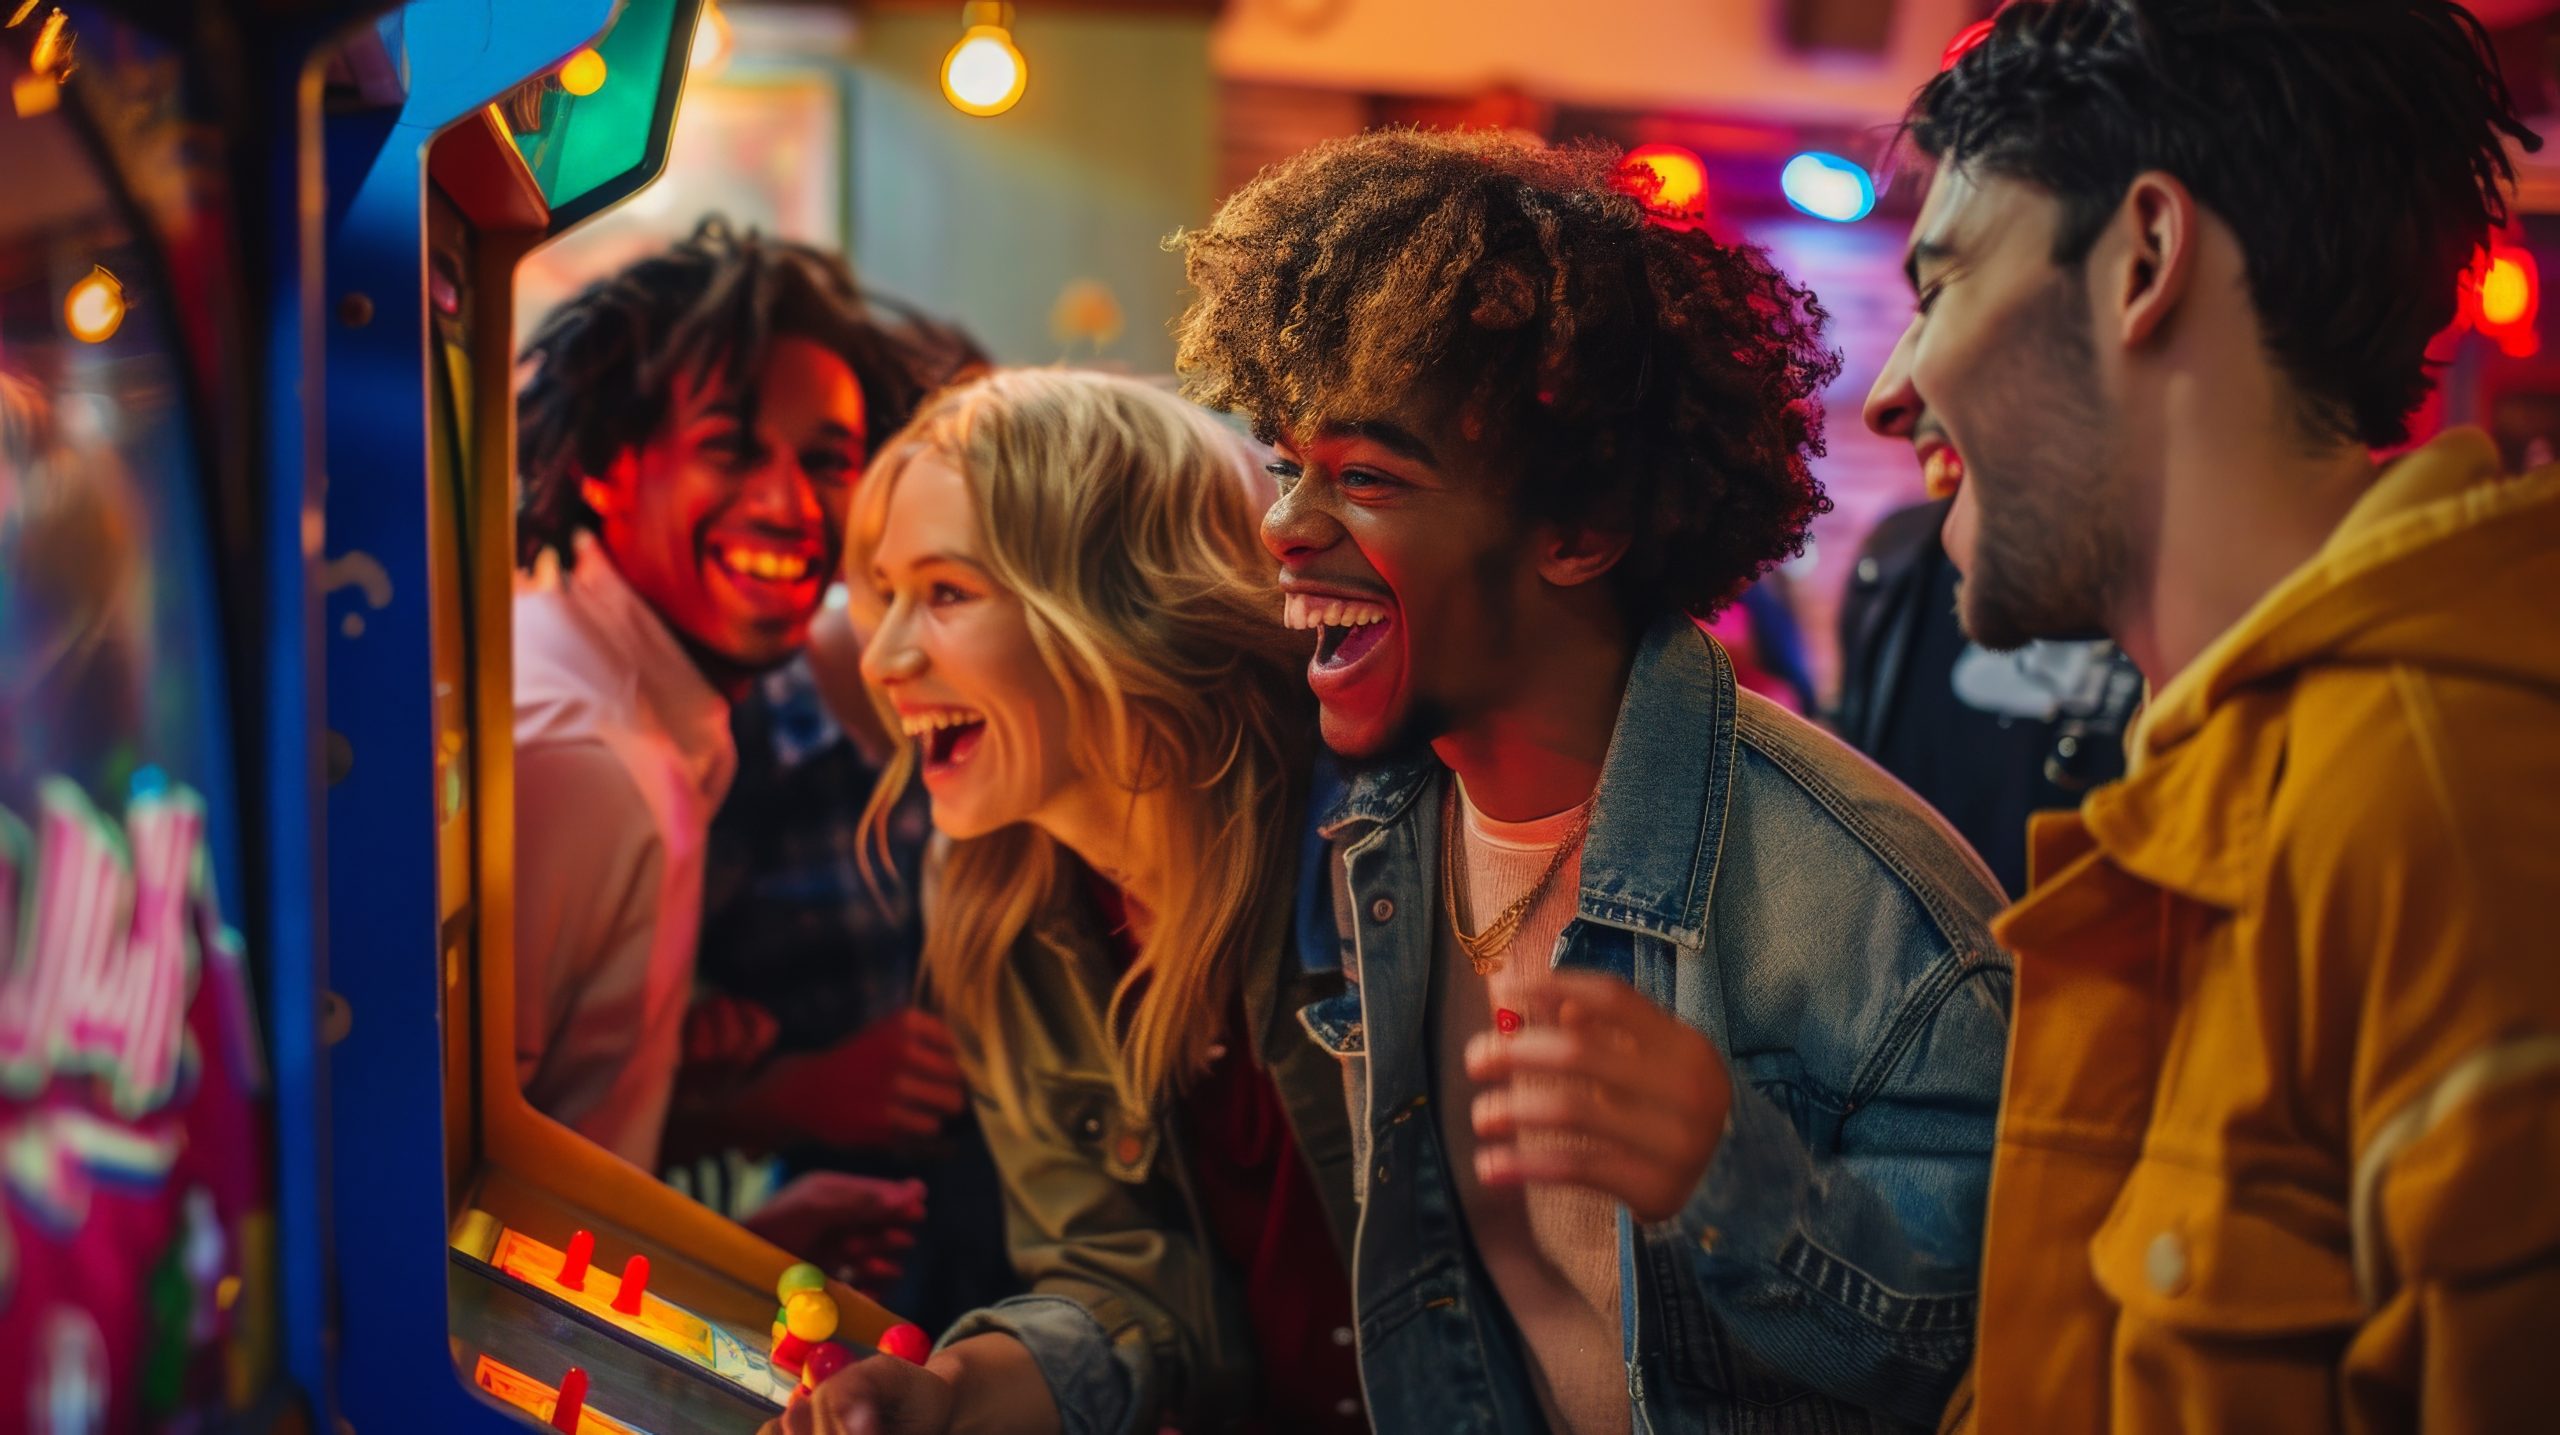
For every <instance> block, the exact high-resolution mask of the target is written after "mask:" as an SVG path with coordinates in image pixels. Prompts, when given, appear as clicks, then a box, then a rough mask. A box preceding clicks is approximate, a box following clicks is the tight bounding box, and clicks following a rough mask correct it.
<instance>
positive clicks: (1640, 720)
mask: <svg viewBox="0 0 2560 1435" xmlns="http://www.w3.org/2000/svg"><path fill="white" fill-rule="evenodd" d="M1446 780H1447V775H1446V773H1445V771H1444V770H1443V769H1442V768H1441V767H1440V766H1439V765H1438V764H1437V763H1436V762H1433V761H1431V760H1429V759H1428V758H1423V759H1420V760H1417V761H1414V762H1410V763H1407V764H1404V765H1401V766H1395V767H1388V768H1383V769H1375V770H1371V771H1369V772H1366V773H1364V774H1362V775H1361V776H1360V777H1359V778H1358V779H1356V780H1355V781H1354V782H1353V783H1352V784H1351V785H1350V787H1349V788H1348V790H1347V791H1346V792H1345V793H1344V794H1343V795H1342V796H1341V797H1340V798H1339V799H1338V800H1336V801H1335V802H1334V803H1333V805H1332V806H1331V807H1330V808H1329V809H1328V811H1327V812H1326V813H1325V814H1324V815H1323V816H1322V817H1321V818H1320V827H1321V829H1322V830H1323V831H1324V833H1325V834H1326V835H1327V836H1328V838H1329V839H1330V840H1331V841H1332V843H1333V844H1334V849H1335V852H1336V856H1337V862H1336V868H1335V875H1336V897H1335V907H1336V914H1337V920H1338V923H1339V926H1340V931H1341V937H1342V962H1343V965H1344V969H1345V974H1346V975H1347V976H1349V977H1350V978H1351V979H1352V983H1353V985H1351V986H1349V987H1348V988H1346V989H1345V990H1344V991H1343V992H1342V993H1341V994H1339V995H1337V996H1334V997H1331V998H1327V999H1325V1000H1321V1001H1318V1002H1315V1003H1313V1004H1311V1005H1309V1006H1308V1007H1307V1008H1306V1009H1305V1010H1304V1011H1303V1013H1302V1019H1303V1020H1304V1021H1305V1023H1306V1025H1307V1029H1308V1030H1309V1031H1310V1032H1311V1033H1312V1034H1313V1035H1314V1036H1315V1037H1316V1039H1317V1040H1318V1041H1319V1042H1320V1043H1322V1044H1323V1045H1324V1046H1325V1047H1327V1048H1329V1049H1330V1050H1332V1051H1333V1052H1334V1054H1335V1055H1337V1056H1338V1057H1341V1058H1342V1059H1343V1062H1344V1066H1345V1071H1346V1075H1347V1079H1348V1082H1349V1087H1350V1094H1351V1101H1352V1135H1353V1153H1354V1155H1355V1157H1356V1158H1357V1162H1358V1165H1357V1166H1356V1168H1355V1172H1356V1175H1357V1178H1358V1180H1357V1185H1356V1194H1357V1196H1358V1197H1359V1199H1360V1202H1361V1210H1360V1217H1359V1224H1358V1228H1357V1234H1356V1237H1355V1240H1354V1250H1353V1258H1352V1260H1353V1267H1354V1290H1355V1292H1356V1295H1357V1298H1358V1306H1359V1320H1360V1332H1359V1339H1360V1365H1361V1374H1362V1380H1363V1383H1364V1384H1365V1386H1366V1387H1367V1395H1368V1399H1369V1404H1370V1410H1371V1414H1372V1416H1373V1418H1374V1419H1375V1421H1376V1424H1377V1429H1378V1431H1379V1432H1380V1435H1425V1432H1427V1435H1477V1432H1484V1435H1493V1432H1502V1435H1528V1432H1535V1431H1538V1430H1539V1429H1541V1426H1542V1422H1541V1417H1540V1414H1539V1410H1538V1406H1537V1404H1536V1401H1535V1398H1534V1397H1533V1395H1532V1394H1531V1393H1530V1386H1529V1382H1528V1379H1527V1375H1526V1367H1525V1365H1524V1363H1523V1360H1522V1357H1521V1355H1520V1352H1519V1350H1518V1345H1517V1342H1518V1335H1517V1333H1516V1331H1514V1330H1513V1328H1512V1326H1511V1324H1510V1321H1509V1319H1508V1317H1507V1316H1506V1315H1505V1313H1504V1312H1503V1309H1502V1305H1501V1301H1500V1298H1499V1297H1498V1295H1497V1294H1496V1293H1495V1291H1494V1288H1493V1286H1492V1284H1491V1282H1490V1281H1489V1280H1488V1278H1487V1277H1486V1275H1485V1274H1484V1271H1483V1269H1482V1267H1481V1266H1480V1265H1479V1264H1478V1263H1477V1261H1476V1258H1475V1256H1474V1254H1473V1252H1472V1251H1471V1250H1470V1248H1469V1246H1468V1242H1467V1236H1466V1231H1465V1226H1464V1218H1463V1215H1462V1213H1461V1212H1460V1210H1459V1206H1458V1199H1457V1193H1456V1187H1455V1183H1454V1182H1453V1180H1452V1177H1451V1172H1450V1169H1449V1159H1448V1154H1447V1152H1446V1151H1445V1150H1444V1149H1443V1146H1442V1144H1441V1138H1440V1123H1439V1122H1438V1121H1437V1120H1436V1119H1434V1118H1433V1116H1432V1114H1431V1105H1432V1102H1433V1101H1434V1100H1435V1099H1437V1097H1438V1095H1439V1094H1438V1093H1436V1092H1434V1091H1433V1090H1432V1072H1433V1069H1434V1068H1433V1061H1432V1055H1431V1051H1430V1049H1429V1040H1430V1038H1429V1028H1428V1018H1427V1015H1426V1013H1427V1010H1428V1007H1429V1001H1430V983H1431V980H1432V968H1433V966H1434V961H1433V952H1434V941H1433V936H1434V926H1435V922H1436V915H1435V907H1436V903H1435V901H1434V898H1435V894H1436V891H1437V888H1436V887H1435V885H1434V883H1435V878H1436V874H1437V872H1438V870H1439V869H1438V864H1439V861H1440V853H1439V850H1438V847H1439V831H1438V824H1437V823H1436V822H1435V821H1433V820H1432V819H1433V815H1434V814H1436V813H1437V812H1438V811H1439V802H1440V793H1441V785H1442V784H1443V783H1444V782H1445V781H1446ZM1585 841H1586V845H1585V847H1584V849H1583V856H1582V872H1581V882H1580V891H1579V903H1578V906H1577V910H1576V914H1575V916H1574V918H1573V919H1572V920H1571V921H1570V922H1569V923H1568V924H1567V925H1566V927H1565V929H1564V932H1563V935H1562V936H1561V937H1560V938H1559V939H1558V941H1557V945H1556V951H1555V955H1554V963H1555V965H1556V966H1557V967H1559V968H1564V967H1571V968H1583V969H1589V970H1595V971H1601V972H1607V973H1610V974H1613V975H1615V976H1618V977H1620V978H1623V979H1625V980H1627V981H1629V982H1631V983H1633V984H1634V985H1635V987H1636V988H1637V989H1638V990H1640V991H1642V992H1643V993H1644V994H1645V995H1646V996H1648V997H1650V998H1652V999H1653V1000H1654V1001H1655V1002H1657V1003H1660V1004H1661V1005H1662V1006H1664V1007H1666V1008H1668V1009H1670V1010H1671V1011H1674V1012H1676V1013H1678V1014H1679V1016H1680V1017H1681V1018H1682V1019H1683V1020H1685V1021H1687V1022H1688V1023H1689V1024H1690V1025H1691V1026H1693V1027H1695V1028H1697V1029H1698V1030H1699V1031H1701V1032H1704V1033H1706V1034H1707V1035H1708V1036H1709V1037H1711V1038H1713V1039H1714V1041H1715V1043H1716V1046H1717V1049H1718V1050H1719V1051H1721V1052H1722V1053H1723V1054H1724V1057H1725V1060H1726V1062H1727V1064H1728V1067H1729V1069H1730V1071H1731V1073H1732V1075H1733V1077H1734V1083H1733V1104H1732V1107H1731V1112H1730V1115H1729V1116H1728V1118H1727V1125H1726V1128H1725V1132H1724V1136H1723V1140H1722V1143H1721V1144H1720V1145H1719V1146H1718V1147H1717V1149H1716V1154H1715V1156H1714V1158H1713V1159H1712V1161H1711V1162H1710V1163H1709V1165H1708V1167H1707V1170H1706V1173H1705V1175H1704V1177H1703V1178H1702V1179H1701V1180H1700V1181H1699V1183H1698V1188H1697V1190H1696V1192H1695V1193H1694V1194H1693V1195H1692V1196H1691V1197H1690V1199H1689V1201H1688V1203H1687V1206H1686V1207H1685V1208H1684V1209H1683V1210H1681V1211H1680V1212H1679V1213H1678V1214H1677V1215H1676V1216H1674V1217H1672V1218H1671V1219H1668V1220H1665V1221H1662V1222H1659V1223H1656V1224H1651V1225H1642V1224H1638V1223H1636V1222H1635V1221H1633V1220H1632V1219H1631V1218H1630V1217H1629V1215H1628V1214H1627V1212H1626V1211H1625V1210H1624V1208H1621V1209H1620V1211H1619V1214H1618V1271H1619V1287H1620V1297H1619V1300H1620V1323H1621V1326H1622V1329H1623V1332H1624V1348H1623V1358H1624V1360H1625V1363H1626V1380H1627V1391H1628V1395H1629V1397H1630V1401H1631V1404H1632V1410H1633V1421H1632V1423H1633V1427H1634V1429H1635V1430H1636V1431H1638V1432H1647V1435H1649V1432H1655V1431H1665V1432H1667V1431H1674V1430H1679V1431H1693V1430H1694V1431H1710V1430H1712V1431H1779V1432H1786V1431H1854V1430H1867V1429H1893V1428H1898V1427H1901V1426H1904V1425H1925V1424H1928V1423H1931V1422H1934V1421H1935V1420H1936V1418H1937V1416H1938V1413H1939V1410H1940V1408H1941V1406H1942V1405H1943V1404H1944V1403H1945V1401H1946V1398H1947V1395H1948V1393H1949V1392H1950V1391H1951V1390H1952V1389H1953V1387H1954V1386H1955V1384H1956V1381H1957V1379H1958V1377H1959V1375H1960V1373H1961V1372H1962V1371H1963V1369H1964V1366H1965V1362H1966V1359H1967V1357H1968V1355H1969V1353H1970V1350H1971V1347H1972V1339H1973V1325H1974V1313H1975V1279H1976V1266H1977V1260H1978V1256H1979V1253H1980V1249H1981V1243H1982V1218H1983V1202H1984V1194H1985V1190H1986V1187H1987V1185H1988V1180H1989V1167H1990V1153H1991V1142H1992V1124H1993V1117H1994V1113H1995V1111H1996V1109H1997V1106H1998V1104H1999V1096H2000V1071H2001V1059H2002V1054H2003V1049H2004V1046H2005V1043H2006V1039H2007V1010H2008V1004H2009V975H2010V973H2009V964H2008V960H2007V958H2006V957H2004V956H2003V955H2002V954H2001V952H2000V951H1999V949H1998V948H1996V947H1995V946H1993V945H1992V942H1991V939H1990V937H1989V936H1988V935H1987V932H1986V927H1987V924H1988V922H1989V920H1990V918H1991V916H1992V914H1993V913H1994V912H1995V911H1996V910H1997V909H1998V907H1999V905H2000V896H1999V891H1998V888H1997V887H1996V886H1995V884H1994V883H1993V882H1992V880H1991V877H1990V874H1989V873H1988V872H1987V871H1986V870H1984V868H1983V867H1982V865H1981V863H1980V862H1979V860H1977V859H1976V858H1974V856H1973V855H1972V853H1971V852H1970V851H1969V850H1968V849H1967V848H1966V847H1965V846H1964V844H1963V842H1962V840H1961V839H1959V838H1958V837H1956V836H1955V834H1954V833H1953V832H1952V831H1951V830H1949V829H1948V828H1947V826H1946V825H1945V824H1944V823H1943V822H1941V821H1940V820H1939V819H1938V818H1937V816H1936V815H1935V814H1934V813H1932V812H1931V811H1930V810H1929V809H1928V808H1927V807H1925V806H1924V805H1922V804H1921V803H1920V802H1919V801H1918V800H1917V799H1916V798H1914V797H1912V796H1911V795H1910V793H1908V792H1907V791H1905V790H1904V789H1903V788H1901V787H1899V786H1897V785H1896V784H1895V783H1894V782H1893V781H1892V780H1891V779H1889V778H1887V777H1885V776H1884V775H1882V774H1881V773H1880V772H1879V771H1877V770H1876V769H1875V768H1874V767H1872V766H1870V765H1868V764H1867V763H1866V762H1865V760H1863V759H1861V758H1859V757H1857V756H1856V755H1855V754H1853V753H1851V752H1850V751H1849V750H1848V749H1847V748H1845V747H1843V746H1841V745H1840V744H1839V743H1837V742H1835V741H1833V740H1832V739H1831V738H1829V737H1827V736H1824V735H1823V734H1821V733H1820V732H1818V731H1816V730H1815V729H1813V728H1812V727H1810V726H1808V725H1806V724H1805V723H1803V722H1802V721H1800V720H1798V719H1796V718H1794V717H1792V716H1790V715H1788V714H1786V713H1784V712H1783V711H1781V710H1779V709H1778V708H1776V707H1775V706H1773V705H1771V704H1769V703H1767V702H1765V701H1763V700H1761V699H1760V698H1758V697H1756V696H1754V695H1752V694H1750V693H1745V692H1739V691H1737V689H1736V688H1735V685H1734V678H1733V668H1732V664H1731V662H1730V660H1729V659H1728V658H1727V657H1726V656H1725V653H1724V650H1723V649H1722V648H1720V647H1718V646H1716V644H1715V643H1714V642H1713V641H1712V640H1711V639H1709V638H1707V637H1706V636H1705V635H1703V634H1701V633H1700V632H1699V631H1698V630H1697V629H1696V628H1695V627H1694V626H1693V625H1692V624H1690V623H1689V622H1687V621H1686V620H1685V619H1680V620H1671V621H1666V622H1664V623H1662V624H1661V625H1659V626H1657V627H1656V628H1655V629H1654V630H1653V631H1652V632H1651V633H1650V634H1648V635H1647V636H1646V638H1645V639H1644V641H1643V643H1642V646H1641V648H1640V649H1639V652H1638V655H1637V657H1636V660H1635V665H1634V670H1633V673H1632V676H1631V677H1630V679H1629V682H1628V686H1627V693H1626V697H1625V700H1624V702H1623V704H1622V706H1621V708H1620V712H1619V718H1618V726H1617V731H1616V733H1615V734H1614V736H1613V737H1612V738H1611V740H1610V745H1609V753H1608V757H1607V760H1606V762H1605V764H1604V765H1603V768H1602V772H1601V778H1600V788H1599V794H1598V802H1597V805H1596V807H1595V808H1594V812H1593V817H1592V820H1591V825H1590V829H1589V834H1588V836H1587V838H1586V840H1585Z"/></svg>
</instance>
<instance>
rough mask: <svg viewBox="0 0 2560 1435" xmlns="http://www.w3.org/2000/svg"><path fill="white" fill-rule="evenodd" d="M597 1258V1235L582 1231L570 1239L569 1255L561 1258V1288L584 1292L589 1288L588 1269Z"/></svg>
mask: <svg viewBox="0 0 2560 1435" xmlns="http://www.w3.org/2000/svg"><path fill="white" fill-rule="evenodd" d="M595 1258H596V1233H595V1232H593V1231H580V1232H578V1233H577V1234H576V1235H574V1236H571V1237H570V1238H569V1251H568V1254H566V1255H564V1256H562V1257H561V1258H560V1288H561V1289H562V1290H570V1291H582V1290H585V1289H586V1288H587V1267H588V1266H589V1265H591V1264H593V1263H594V1261H595Z"/></svg>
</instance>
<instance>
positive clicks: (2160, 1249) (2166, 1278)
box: [2142, 1231, 2187, 1295]
mask: <svg viewBox="0 0 2560 1435" xmlns="http://www.w3.org/2000/svg"><path fill="white" fill-rule="evenodd" d="M2142 1274H2143V1276H2144V1278H2145V1279H2147V1280H2149V1281H2150V1282H2151V1288H2152V1289H2153V1290H2155V1291H2157V1292H2159V1293H2160V1294H2162V1295H2176V1294H2177V1293H2178V1292H2179V1291H2181V1290H2184V1289H2186V1285H2187V1243H2186V1242H2184V1241H2182V1240H2179V1239H2178V1233H2177V1232H2175V1231H2162V1232H2161V1233H2160V1234H2158V1235H2156V1236H2153V1237H2152V1238H2151V1246H2150V1248H2149V1249H2148V1250H2145V1251H2144V1252H2143V1253H2142Z"/></svg>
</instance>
